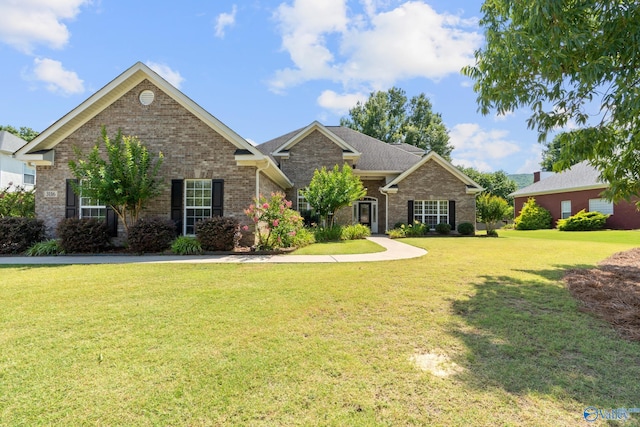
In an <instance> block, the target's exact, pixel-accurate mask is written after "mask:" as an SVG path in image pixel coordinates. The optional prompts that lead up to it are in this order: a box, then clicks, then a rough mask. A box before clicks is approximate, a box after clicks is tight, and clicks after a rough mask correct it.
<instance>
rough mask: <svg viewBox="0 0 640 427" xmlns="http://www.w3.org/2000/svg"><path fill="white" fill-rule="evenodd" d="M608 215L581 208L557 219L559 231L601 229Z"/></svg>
mask: <svg viewBox="0 0 640 427" xmlns="http://www.w3.org/2000/svg"><path fill="white" fill-rule="evenodd" d="M607 218H609V215H605V214H603V213H600V212H586V211H585V210H584V209H582V210H581V211H580V212H578V213H577V214H575V215H573V216H570V217H569V218H566V219H559V220H558V230H560V231H593V230H602V229H603V228H604V224H605V223H606V222H607Z"/></svg>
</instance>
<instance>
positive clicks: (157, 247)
mask: <svg viewBox="0 0 640 427" xmlns="http://www.w3.org/2000/svg"><path fill="white" fill-rule="evenodd" d="M175 238H176V224H175V223H174V222H173V221H171V220H170V219H164V218H140V219H139V220H138V221H137V222H136V223H135V224H134V225H133V226H131V227H130V228H129V234H128V236H127V242H128V243H129V250H130V251H131V252H135V253H145V252H163V251H165V250H166V249H169V247H170V246H171V242H173V240H174V239H175Z"/></svg>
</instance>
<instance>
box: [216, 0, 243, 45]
mask: <svg viewBox="0 0 640 427" xmlns="http://www.w3.org/2000/svg"><path fill="white" fill-rule="evenodd" d="M237 11H238V8H237V7H236V5H235V4H234V5H233V8H232V9H231V13H221V14H220V15H218V18H217V19H216V37H218V38H224V34H225V30H226V29H227V27H232V26H233V25H234V24H235V23H236V12H237Z"/></svg>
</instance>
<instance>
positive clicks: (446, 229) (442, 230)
mask: <svg viewBox="0 0 640 427" xmlns="http://www.w3.org/2000/svg"><path fill="white" fill-rule="evenodd" d="M435 230H436V233H438V234H449V233H451V226H450V225H449V224H447V223H445V222H443V223H440V224H436V227H435Z"/></svg>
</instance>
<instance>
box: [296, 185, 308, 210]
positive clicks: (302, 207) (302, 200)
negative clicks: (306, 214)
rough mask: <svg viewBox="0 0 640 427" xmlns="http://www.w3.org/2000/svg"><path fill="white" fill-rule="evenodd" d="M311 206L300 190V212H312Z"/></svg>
mask: <svg viewBox="0 0 640 427" xmlns="http://www.w3.org/2000/svg"><path fill="white" fill-rule="evenodd" d="M310 210H311V205H310V204H309V203H307V200H306V199H305V198H304V196H303V195H302V189H300V190H298V212H302V211H310Z"/></svg>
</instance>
